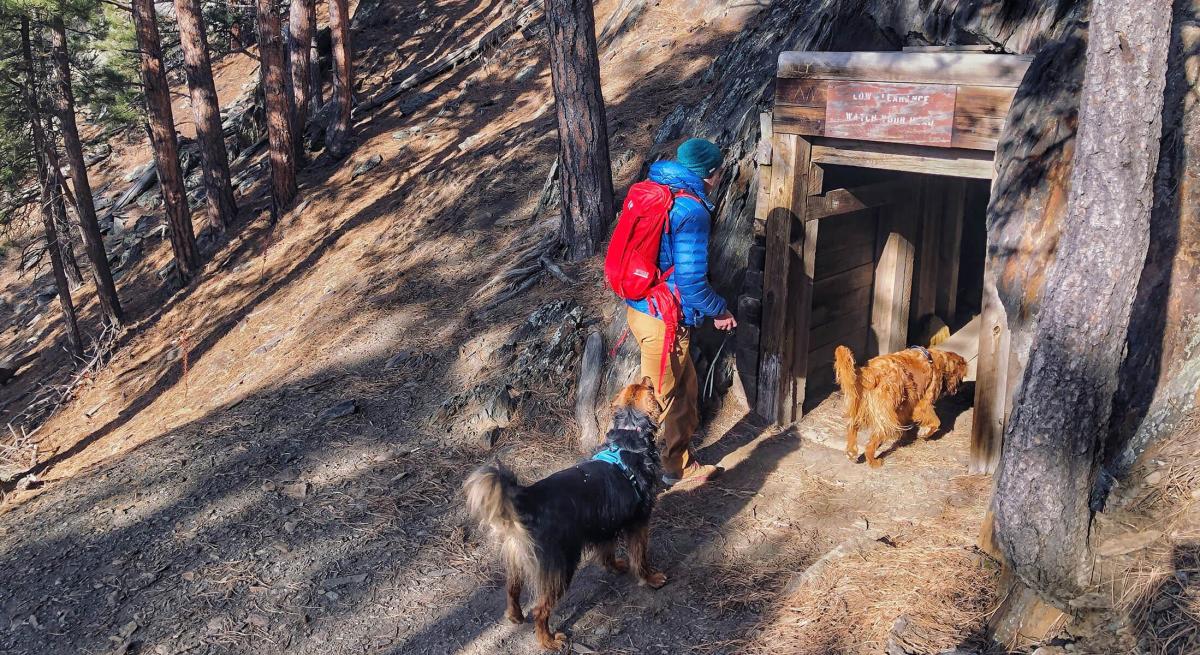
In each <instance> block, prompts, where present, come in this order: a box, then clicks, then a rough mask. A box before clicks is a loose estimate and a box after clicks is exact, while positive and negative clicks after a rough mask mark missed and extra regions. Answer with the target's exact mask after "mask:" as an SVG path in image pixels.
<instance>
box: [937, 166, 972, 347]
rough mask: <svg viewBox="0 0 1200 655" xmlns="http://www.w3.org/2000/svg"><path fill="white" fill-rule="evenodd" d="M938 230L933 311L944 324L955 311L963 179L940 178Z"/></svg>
mask: <svg viewBox="0 0 1200 655" xmlns="http://www.w3.org/2000/svg"><path fill="white" fill-rule="evenodd" d="M943 193H944V197H945V201H944V202H943V204H942V209H943V212H944V213H943V214H942V233H941V241H940V242H939V243H938V281H937V298H936V300H935V301H934V304H935V308H934V311H936V312H937V315H938V316H941V317H942V320H944V321H946V323H947V324H951V323H953V322H954V317H955V315H956V314H957V313H958V267H959V263H960V260H961V257H962V232H963V220H964V219H965V216H964V214H963V212H964V211H965V208H966V206H965V199H966V193H967V183H966V180H957V179H946V180H944V181H943Z"/></svg>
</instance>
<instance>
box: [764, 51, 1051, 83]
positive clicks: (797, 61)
mask: <svg viewBox="0 0 1200 655" xmlns="http://www.w3.org/2000/svg"><path fill="white" fill-rule="evenodd" d="M1032 60H1033V57H1031V56H1025V55H993V54H986V53H973V52H961V53H937V52H798V51H785V52H781V53H779V72H778V77H780V78H790V77H805V78H817V79H834V80H870V81H875V82H909V83H914V84H970V85H975V86H1004V87H1016V86H1019V85H1020V84H1021V78H1022V77H1023V76H1024V75H1025V69H1026V68H1028V67H1029V62H1030V61H1032Z"/></svg>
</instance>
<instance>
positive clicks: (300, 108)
mask: <svg viewBox="0 0 1200 655" xmlns="http://www.w3.org/2000/svg"><path fill="white" fill-rule="evenodd" d="M289 12H290V13H289V18H288V61H290V62H291V66H289V68H288V73H289V74H291V77H292V79H291V87H292V99H293V101H294V106H295V111H294V112H293V115H292V120H293V123H292V144H293V145H294V146H295V147H296V156H297V157H303V156H304V145H303V144H304V138H303V136H304V124H305V123H306V122H307V118H308V116H309V112H310V107H309V105H310V103H311V97H312V94H311V91H310V88H311V84H312V65H311V63H312V62H311V61H310V57H311V54H312V41H313V22H314V20H313V19H314V18H315V11H314V8H313V0H292V4H291V8H290V9H289Z"/></svg>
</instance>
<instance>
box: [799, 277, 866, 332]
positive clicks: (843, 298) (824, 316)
mask: <svg viewBox="0 0 1200 655" xmlns="http://www.w3.org/2000/svg"><path fill="white" fill-rule="evenodd" d="M873 294H874V288H873V287H869V286H868V287H863V288H861V289H855V290H853V291H849V292H847V293H842V294H837V295H835V296H833V297H832V298H828V299H827V300H825V301H823V302H814V303H813V309H812V319H811V324H812V325H824V324H825V323H828V322H830V321H832V320H835V319H837V318H838V317H841V316H845V315H846V314H850V313H853V312H855V311H858V309H859V308H861V307H870V306H871V296H872V295H873Z"/></svg>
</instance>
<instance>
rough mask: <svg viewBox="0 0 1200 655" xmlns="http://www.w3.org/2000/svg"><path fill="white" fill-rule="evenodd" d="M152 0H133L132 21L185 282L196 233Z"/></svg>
mask: <svg viewBox="0 0 1200 655" xmlns="http://www.w3.org/2000/svg"><path fill="white" fill-rule="evenodd" d="M155 20H156V16H155V13H154V0H133V25H134V31H135V33H136V34H137V42H138V50H140V51H141V67H140V68H141V73H142V85H143V86H144V87H145V93H146V111H147V113H148V114H149V118H150V142H151V146H152V147H153V149H154V166H155V168H156V169H157V170H158V181H159V184H160V185H161V187H162V196H163V203H164V205H165V206H166V210H167V224H168V225H169V226H170V234H171V250H172V251H173V252H174V254H175V265H176V267H177V268H178V273H179V279H180V281H181V282H182V283H184V284H187V283H188V282H189V281H191V279H192V278H194V277H195V276H196V274H198V273H199V272H200V255H199V253H198V252H197V251H196V235H195V232H193V231H192V216H191V211H190V209H189V208H188V203H187V194H186V191H185V189H184V186H183V173H182V172H181V171H180V170H179V142H178V141H177V140H176V136H175V117H174V116H173V115H172V113H171V88H170V87H169V86H168V85H167V73H166V68H165V66H164V64H163V58H162V43H161V41H160V40H159V36H158V24H157V23H156V22H155Z"/></svg>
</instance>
